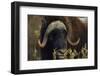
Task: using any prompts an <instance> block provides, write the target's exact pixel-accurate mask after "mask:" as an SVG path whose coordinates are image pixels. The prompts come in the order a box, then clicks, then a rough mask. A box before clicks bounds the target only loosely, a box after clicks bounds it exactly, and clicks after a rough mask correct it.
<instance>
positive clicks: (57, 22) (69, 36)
mask: <svg viewBox="0 0 100 76" xmlns="http://www.w3.org/2000/svg"><path fill="white" fill-rule="evenodd" d="M86 32H87V30H86V25H85V24H84V23H83V22H82V21H81V20H79V18H76V17H58V16H45V17H43V24H42V28H41V34H40V35H41V36H40V39H39V40H38V44H39V46H40V47H41V49H42V50H43V54H44V55H43V56H46V55H47V56H46V58H47V59H49V58H48V57H50V56H52V55H51V54H50V53H52V51H53V50H54V49H57V50H58V51H59V49H60V50H62V49H65V48H75V49H78V50H80V48H82V46H83V45H84V44H85V43H86V40H87V39H86V38H87V37H86V36H87V35H86ZM41 52H42V51H41Z"/></svg>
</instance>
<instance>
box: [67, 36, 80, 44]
mask: <svg viewBox="0 0 100 76" xmlns="http://www.w3.org/2000/svg"><path fill="white" fill-rule="evenodd" d="M67 41H68V42H69V43H70V44H71V45H72V46H75V45H78V43H79V42H80V38H78V39H77V41H75V42H72V41H71V39H70V38H69V37H68V36H67Z"/></svg>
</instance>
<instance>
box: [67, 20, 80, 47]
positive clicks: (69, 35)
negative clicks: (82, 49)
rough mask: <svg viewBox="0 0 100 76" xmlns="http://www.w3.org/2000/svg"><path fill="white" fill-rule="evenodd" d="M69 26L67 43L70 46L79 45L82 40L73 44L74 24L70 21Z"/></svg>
mask: <svg viewBox="0 0 100 76" xmlns="http://www.w3.org/2000/svg"><path fill="white" fill-rule="evenodd" d="M67 26H68V35H67V41H68V43H69V44H71V45H72V46H75V45H78V43H79V42H80V38H78V39H77V40H76V41H75V42H72V41H71V39H72V35H73V31H72V23H71V22H70V21H69V22H68V23H67Z"/></svg>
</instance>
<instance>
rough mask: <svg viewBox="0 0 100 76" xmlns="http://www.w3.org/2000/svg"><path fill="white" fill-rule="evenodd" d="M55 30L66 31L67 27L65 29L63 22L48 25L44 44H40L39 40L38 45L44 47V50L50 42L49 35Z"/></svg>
mask: <svg viewBox="0 0 100 76" xmlns="http://www.w3.org/2000/svg"><path fill="white" fill-rule="evenodd" d="M55 28H57V29H64V30H66V27H65V25H64V23H63V22H61V21H54V22H52V23H51V24H49V25H48V28H47V30H46V32H45V34H44V37H43V41H42V43H41V42H40V40H38V44H39V46H40V47H42V48H43V47H45V45H46V43H47V40H48V34H49V33H50V32H51V31H52V30H54V29H55Z"/></svg>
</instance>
